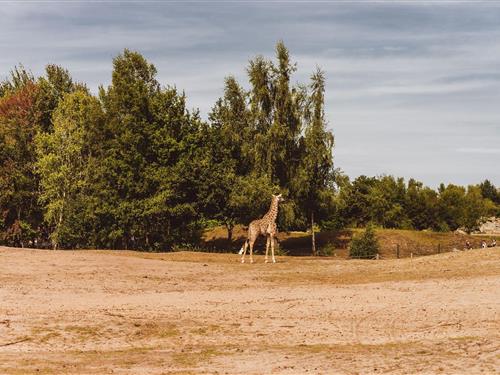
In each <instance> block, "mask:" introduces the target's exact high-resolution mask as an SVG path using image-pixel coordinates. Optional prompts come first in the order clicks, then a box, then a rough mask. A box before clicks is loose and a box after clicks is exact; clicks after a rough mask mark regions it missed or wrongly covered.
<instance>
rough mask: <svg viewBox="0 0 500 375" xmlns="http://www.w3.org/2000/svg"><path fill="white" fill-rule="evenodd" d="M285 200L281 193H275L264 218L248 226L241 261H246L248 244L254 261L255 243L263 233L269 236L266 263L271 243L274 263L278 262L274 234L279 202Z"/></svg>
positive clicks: (251, 258) (241, 251) (251, 261)
mask: <svg viewBox="0 0 500 375" xmlns="http://www.w3.org/2000/svg"><path fill="white" fill-rule="evenodd" d="M283 200H284V199H283V197H282V196H281V194H279V195H274V194H273V197H272V199H271V207H269V211H267V213H266V214H265V215H264V216H263V217H262V219H257V220H254V221H252V222H251V223H250V225H249V226H248V234H247V239H246V241H245V243H244V244H243V246H242V247H241V250H240V255H241V263H245V254H246V253H247V247H248V245H250V263H253V256H252V255H253V245H254V243H255V240H256V239H257V237H259V236H260V235H261V234H262V235H264V236H266V237H267V242H266V263H267V262H268V258H267V254H268V252H269V245H271V254H272V261H273V263H276V259H275V258H274V236H275V235H276V232H277V227H276V217H277V216H278V204H279V203H280V202H282V201H283Z"/></svg>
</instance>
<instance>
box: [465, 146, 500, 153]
mask: <svg viewBox="0 0 500 375" xmlns="http://www.w3.org/2000/svg"><path fill="white" fill-rule="evenodd" d="M457 152H460V153H464V154H500V148H480V147H463V148H458V149H457Z"/></svg>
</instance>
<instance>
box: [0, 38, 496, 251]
mask: <svg viewBox="0 0 500 375" xmlns="http://www.w3.org/2000/svg"><path fill="white" fill-rule="evenodd" d="M296 70H297V65H296V64H295V63H294V62H293V60H292V58H291V56H290V53H289V51H288V49H287V48H286V46H285V45H284V43H283V42H281V41H280V42H278V43H277V45H276V50H275V58H274V59H272V60H268V59H266V58H265V57H263V56H257V57H255V58H254V59H252V60H251V61H250V62H249V65H248V67H247V73H248V85H241V84H240V83H239V82H238V81H237V80H236V79H235V78H234V77H233V76H228V77H227V78H226V79H225V81H224V92H223V95H222V97H221V98H219V99H218V100H217V101H216V102H215V104H214V106H213V108H212V110H211V112H210V114H209V117H208V121H203V120H202V119H201V118H200V115H199V113H198V111H197V110H188V108H187V105H186V101H187V98H186V95H185V94H184V93H183V92H180V91H178V90H177V89H176V88H175V86H162V85H161V84H160V83H159V82H158V80H157V71H156V68H155V66H154V65H153V64H151V63H150V62H148V61H147V60H146V59H145V58H144V57H143V56H142V55H141V54H139V53H137V52H133V51H129V50H124V51H123V52H122V53H121V54H119V55H118V56H116V57H115V58H114V60H113V71H112V78H111V83H110V85H109V86H108V87H100V89H99V95H98V96H95V95H93V94H92V93H90V92H89V90H88V89H87V88H86V87H85V85H84V84H81V83H76V82H74V81H73V79H72V77H71V75H70V74H69V72H68V71H67V70H66V69H64V68H62V67H60V66H57V65H48V66H47V67H46V70H45V73H44V75H43V76H41V77H34V76H33V74H32V73H31V72H30V71H29V70H27V69H25V68H24V67H23V66H22V65H19V66H17V67H15V68H14V69H13V70H12V71H11V74H10V76H9V77H8V78H7V79H6V80H4V81H3V82H1V83H0V241H1V243H3V244H8V245H20V246H26V245H29V244H30V243H31V244H33V243H34V242H35V240H36V241H38V243H40V242H43V243H46V242H47V241H48V239H49V238H50V240H51V241H52V245H53V246H54V247H62V248H79V247H104V248H128V249H140V250H150V251H157V250H165V249H172V248H174V247H177V248H178V247H179V246H180V244H182V247H189V248H195V247H196V246H197V240H198V238H199V236H200V233H201V230H202V229H203V227H205V226H209V225H211V224H210V223H214V222H217V223H222V224H224V225H225V226H226V228H227V231H228V237H229V239H231V238H232V231H233V228H234V226H235V225H236V224H248V223H249V222H250V221H251V220H253V219H255V218H259V217H261V216H262V215H263V214H264V213H265V212H266V210H267V209H268V207H269V202H270V197H271V194H273V193H274V194H275V193H278V192H281V193H283V195H284V196H285V198H286V199H285V202H284V203H282V204H281V205H280V210H279V216H278V226H279V228H280V230H296V229H298V230H304V229H306V228H315V227H316V226H318V225H319V226H320V227H321V229H341V228H344V227H346V226H355V227H363V226H365V225H367V223H369V222H373V223H374V224H376V225H378V226H381V227H384V228H401V229H404V228H412V229H419V230H423V229H433V230H441V231H446V230H455V229H457V228H459V227H461V228H465V229H466V230H468V231H472V230H474V229H475V228H476V227H477V225H478V224H479V223H480V221H481V220H482V218H483V217H485V216H488V215H494V214H495V213H496V214H498V212H500V193H499V190H498V188H496V187H495V186H494V185H493V184H492V183H491V182H490V181H489V180H485V181H484V182H482V183H481V184H479V185H473V186H469V187H467V188H465V187H461V186H456V185H451V184H450V185H447V186H445V185H441V186H440V187H439V188H438V189H437V190H433V189H431V188H429V187H426V186H424V185H423V184H422V183H421V182H419V181H416V180H414V179H410V180H409V181H408V182H407V183H406V182H405V181H404V179H402V178H396V177H393V176H378V177H368V176H359V177H357V178H355V179H354V180H353V181H351V180H350V179H349V178H348V177H347V176H345V175H344V174H343V173H342V172H341V171H340V170H339V169H334V163H333V147H334V136H333V134H332V132H331V131H330V130H329V126H328V123H327V120H326V116H325V75H324V73H323V72H322V71H321V70H320V69H317V70H316V71H315V72H313V74H312V75H311V77H310V81H309V82H308V83H305V84H304V83H294V77H293V74H294V73H295V72H296ZM245 87H248V89H245ZM313 233H314V232H313ZM311 237H312V238H314V236H311Z"/></svg>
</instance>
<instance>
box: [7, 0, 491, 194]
mask: <svg viewBox="0 0 500 375" xmlns="http://www.w3.org/2000/svg"><path fill="white" fill-rule="evenodd" d="M278 40H283V41H284V43H285V44H286V46H287V47H288V48H289V50H290V53H291V56H292V60H293V61H295V62H296V63H297V68H298V70H297V72H296V73H295V74H294V76H293V77H292V81H293V82H294V83H297V82H301V83H307V82H308V81H309V78H310V75H311V73H312V72H313V71H314V70H315V69H316V67H318V66H319V67H320V68H321V69H323V70H324V71H325V73H326V80H327V83H326V98H325V99H326V117H327V119H328V128H329V129H330V130H331V131H332V132H333V133H334V135H335V149H334V162H335V166H336V167H337V168H340V169H342V170H343V171H344V173H346V174H347V175H349V176H350V177H351V178H356V177H357V176H359V175H362V174H363V175H368V176H374V175H383V174H391V175H395V176H400V177H405V178H406V179H408V178H410V177H413V178H416V179H418V180H420V181H422V182H423V183H424V184H425V185H428V186H430V187H432V188H436V187H437V186H438V185H439V183H441V182H443V183H445V184H447V183H455V184H460V185H468V184H475V183H479V182H481V181H483V180H484V179H485V178H488V179H489V180H490V181H492V182H493V183H494V184H495V185H497V186H498V185H500V1H498V2H497V1H479V0H477V1H446V0H443V1H418V2H417V1H317V2H315V1H307V2H306V1H275V2H264V1H184V2H182V1H163V2H162V1H141V2H134V1H122V2H118V1H85V2H83V1H66V2H63V1H5V0H0V78H2V79H3V78H5V77H7V76H8V74H9V71H10V70H11V69H12V68H13V67H14V66H15V65H16V64H19V63H22V64H23V65H24V66H25V67H26V68H28V69H30V70H31V71H32V72H33V73H34V74H35V75H40V74H42V73H43V69H44V67H45V65H47V64H48V63H55V64H58V65H62V66H64V67H65V68H67V69H68V70H69V71H70V72H71V74H72V76H73V78H74V79H75V80H76V81H82V82H85V83H87V85H88V86H89V87H90V88H91V90H92V91H93V92H96V91H97V87H98V86H99V85H100V84H103V85H104V86H106V85H108V84H109V83H110V80H111V70H112V59H113V57H115V56H116V55H117V54H119V53H120V52H121V51H123V49H124V48H129V49H132V50H135V51H138V52H140V53H142V54H143V55H144V56H145V57H146V58H147V59H148V60H149V61H150V62H152V63H153V64H154V65H155V66H156V68H157V70H158V80H159V81H160V82H161V83H162V84H163V85H171V86H176V87H177V88H178V89H180V90H183V91H185V93H186V95H187V98H188V105H189V107H190V108H199V110H200V112H201V115H202V117H203V118H207V114H208V113H209V111H210V109H211V107H212V106H213V104H214V103H215V101H216V100H217V98H219V97H220V96H221V95H222V93H223V84H224V77H226V76H228V75H234V76H235V77H236V78H237V79H238V80H239V81H240V83H241V84H242V85H243V86H244V87H248V79H247V76H246V71H245V69H246V66H247V65H248V61H249V60H250V59H252V58H253V57H255V56H256V55H259V54H261V55H263V56H265V57H266V58H269V59H271V58H274V47H275V45H276V42H277V41H278Z"/></svg>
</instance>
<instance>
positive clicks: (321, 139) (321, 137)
mask: <svg viewBox="0 0 500 375" xmlns="http://www.w3.org/2000/svg"><path fill="white" fill-rule="evenodd" d="M311 90H312V94H311V98H310V106H311V108H312V109H311V111H310V113H311V116H310V118H309V116H306V118H307V119H308V120H309V123H308V125H307V128H306V130H305V136H304V137H303V139H302V142H301V143H302V145H301V146H302V147H301V153H300V155H302V158H301V160H300V167H299V169H298V173H297V175H296V176H295V179H294V181H293V184H294V186H293V188H292V191H294V192H296V196H297V197H298V198H299V201H300V207H301V208H302V210H303V211H304V212H306V214H307V216H308V217H309V218H310V225H311V241H312V243H311V246H312V254H313V255H316V243H315V234H314V224H315V221H314V220H315V218H314V214H315V213H317V214H318V213H320V212H321V208H322V207H323V206H324V205H325V200H328V199H329V198H333V196H332V195H331V194H328V192H331V191H332V187H333V176H334V175H333V155H332V149H333V134H332V133H331V132H329V131H327V130H326V120H325V113H324V103H325V102H324V92H325V78H324V73H323V72H322V71H321V70H319V69H318V70H317V71H316V72H315V73H314V74H313V75H312V77H311ZM324 198H326V199H324ZM318 216H319V215H317V217H316V218H317V219H319V217H318Z"/></svg>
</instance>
